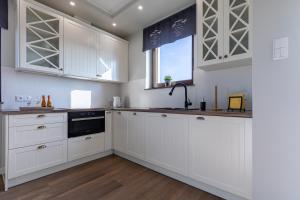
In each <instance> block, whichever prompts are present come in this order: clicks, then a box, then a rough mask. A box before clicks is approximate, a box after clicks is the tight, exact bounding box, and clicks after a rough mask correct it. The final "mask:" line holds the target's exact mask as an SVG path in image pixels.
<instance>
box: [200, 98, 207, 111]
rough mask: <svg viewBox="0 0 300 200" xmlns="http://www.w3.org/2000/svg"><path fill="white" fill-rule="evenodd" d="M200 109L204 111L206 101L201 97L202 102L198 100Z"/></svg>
mask: <svg viewBox="0 0 300 200" xmlns="http://www.w3.org/2000/svg"><path fill="white" fill-rule="evenodd" d="M200 110H201V111H206V102H205V99H204V98H203V99H202V102H200Z"/></svg>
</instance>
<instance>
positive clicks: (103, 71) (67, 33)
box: [16, 0, 128, 83]
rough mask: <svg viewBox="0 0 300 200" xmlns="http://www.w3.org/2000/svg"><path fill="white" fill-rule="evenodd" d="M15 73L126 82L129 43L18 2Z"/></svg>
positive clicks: (23, 0) (43, 8)
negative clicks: (34, 73)
mask: <svg viewBox="0 0 300 200" xmlns="http://www.w3.org/2000/svg"><path fill="white" fill-rule="evenodd" d="M17 2H18V33H17V46H18V49H17V50H16V52H17V53H16V58H17V63H18V65H17V69H18V70H25V71H32V72H39V73H46V74H52V75H53V74H54V75H60V76H65V77H72V78H83V79H88V80H94V81H109V82H118V83H123V82H127V81H128V42H127V41H125V40H123V39H121V38H118V37H117V36H114V35H111V34H109V33H107V32H104V31H102V30H99V29H97V28H96V27H93V26H91V25H89V24H86V23H84V22H81V21H80V20H78V19H75V18H72V17H70V16H68V15H65V14H63V13H61V12H59V11H56V10H53V9H51V8H48V7H47V6H45V5H42V4H40V3H37V2H35V1H33V0H17Z"/></svg>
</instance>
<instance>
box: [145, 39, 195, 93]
mask: <svg viewBox="0 0 300 200" xmlns="http://www.w3.org/2000/svg"><path fill="white" fill-rule="evenodd" d="M189 37H190V36H189ZM182 39H183V38H182ZM194 41H195V36H194V35H192V47H191V48H192V58H191V59H192V66H191V67H192V77H191V79H189V80H179V81H173V82H172V85H171V86H168V87H166V86H165V83H158V66H159V64H158V62H159V59H158V57H159V54H158V53H159V48H155V49H152V50H151V59H152V66H151V68H152V75H151V76H152V83H151V89H160V88H162V89H163V88H171V87H172V86H173V85H175V84H176V83H178V82H181V83H185V84H186V85H188V86H192V85H194V64H195V44H194Z"/></svg>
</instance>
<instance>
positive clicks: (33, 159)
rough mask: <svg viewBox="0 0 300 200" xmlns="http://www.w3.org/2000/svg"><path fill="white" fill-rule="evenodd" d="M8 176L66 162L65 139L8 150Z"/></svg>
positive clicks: (16, 175) (17, 175) (23, 173)
mask: <svg viewBox="0 0 300 200" xmlns="http://www.w3.org/2000/svg"><path fill="white" fill-rule="evenodd" d="M8 162H9V165H8V166H9V167H8V178H9V179H11V178H16V177H19V176H22V175H26V174H29V173H33V172H36V171H39V170H43V169H46V168H49V167H53V166H55V165H59V164H63V163H65V162H67V140H64V141H61V142H53V143H47V144H44V145H37V146H31V147H26V148H19V149H14V150H9V161H8Z"/></svg>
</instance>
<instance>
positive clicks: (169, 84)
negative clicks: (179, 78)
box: [164, 75, 172, 87]
mask: <svg viewBox="0 0 300 200" xmlns="http://www.w3.org/2000/svg"><path fill="white" fill-rule="evenodd" d="M164 80H165V87H170V86H171V81H172V76H170V75H168V76H165V78H164Z"/></svg>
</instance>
